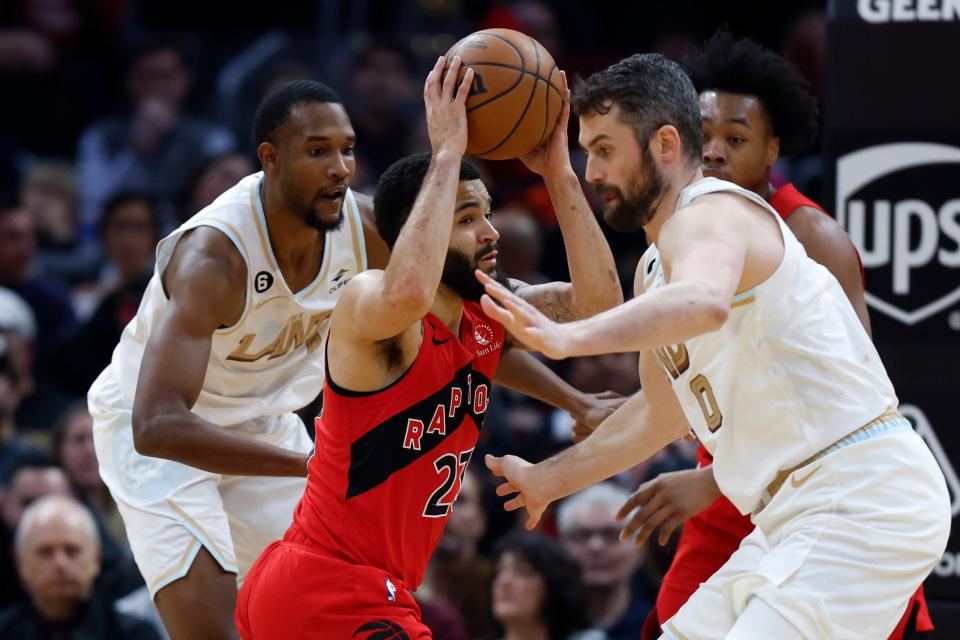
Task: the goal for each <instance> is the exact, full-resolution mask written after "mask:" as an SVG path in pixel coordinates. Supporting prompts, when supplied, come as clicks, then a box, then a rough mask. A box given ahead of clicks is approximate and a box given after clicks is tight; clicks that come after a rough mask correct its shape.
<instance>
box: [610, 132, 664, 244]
mask: <svg viewBox="0 0 960 640" xmlns="http://www.w3.org/2000/svg"><path fill="white" fill-rule="evenodd" d="M641 159H642V162H641V163H640V169H639V171H638V172H637V173H638V174H639V176H636V175H635V176H634V177H633V179H631V180H630V182H629V183H628V184H627V194H626V195H625V194H624V193H623V191H621V189H620V187H617V186H616V185H612V184H606V183H603V184H597V185H594V189H595V190H596V192H597V193H598V194H601V195H602V194H604V193H613V194H615V195H616V196H617V199H618V201H619V204H618V205H616V206H615V207H607V208H605V209H604V210H603V219H604V220H605V221H606V223H607V224H608V225H610V228H611V229H613V230H614V231H619V232H628V231H638V230H639V229H640V228H642V227H643V226H644V225H646V224H647V223H648V222H650V220H652V219H653V216H654V215H655V214H656V213H657V207H658V206H659V205H660V200H661V199H662V198H663V192H664V191H666V180H664V178H663V175H661V174H660V172H659V171H658V170H657V168H656V166H655V165H654V164H653V157H652V156H651V155H650V150H649V149H647V148H646V147H643V149H642V151H641Z"/></svg>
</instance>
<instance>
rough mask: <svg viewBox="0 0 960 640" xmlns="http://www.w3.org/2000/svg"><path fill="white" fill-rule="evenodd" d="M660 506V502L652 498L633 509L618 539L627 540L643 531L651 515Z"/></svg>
mask: <svg viewBox="0 0 960 640" xmlns="http://www.w3.org/2000/svg"><path fill="white" fill-rule="evenodd" d="M660 506H661V503H660V501H659V500H657V498H654V499H652V500H650V501H649V502H647V503H646V504H644V505H642V506H640V507H639V508H637V509H635V510H634V511H633V514H632V515H631V516H630V517H629V518H628V519H627V521H626V523H625V524H624V525H623V530H622V531H621V532H620V539H621V540H629V539H630V538H632V537H633V535H634V534H635V533H636V532H637V531H642V530H644V529H645V528H646V526H647V521H648V520H649V519H650V517H651V516H652V515H653V514H655V513H656V512H657V511H659V509H660Z"/></svg>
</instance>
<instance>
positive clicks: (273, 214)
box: [260, 179, 326, 269]
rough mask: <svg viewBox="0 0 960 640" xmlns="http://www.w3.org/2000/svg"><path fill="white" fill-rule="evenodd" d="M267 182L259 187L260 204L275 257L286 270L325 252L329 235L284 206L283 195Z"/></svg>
mask: <svg viewBox="0 0 960 640" xmlns="http://www.w3.org/2000/svg"><path fill="white" fill-rule="evenodd" d="M272 187H273V185H272V184H271V183H270V182H268V181H267V180H266V179H264V180H263V182H261V184H260V202H261V204H262V205H263V216H264V218H265V219H266V223H267V235H268V236H269V239H270V245H271V248H272V249H273V255H274V256H275V257H276V259H277V261H278V262H279V263H280V267H281V269H282V268H283V267H284V266H290V267H294V268H295V266H296V265H299V264H301V263H303V262H304V261H305V260H309V258H311V257H314V256H315V255H316V253H317V247H318V245H319V246H320V252H321V253H322V250H323V243H324V239H325V238H326V233H324V232H323V231H321V230H319V229H315V228H313V227H311V226H310V225H308V224H307V223H306V222H304V220H303V218H301V217H300V216H298V215H297V214H296V213H294V212H293V211H292V210H291V209H290V208H289V207H288V206H287V205H286V203H285V202H284V199H283V197H282V196H281V195H280V192H279V191H278V190H277V189H275V188H272Z"/></svg>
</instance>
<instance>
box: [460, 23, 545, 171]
mask: <svg viewBox="0 0 960 640" xmlns="http://www.w3.org/2000/svg"><path fill="white" fill-rule="evenodd" d="M455 55H458V56H460V58H461V59H462V60H463V66H462V67H461V68H460V74H459V75H460V78H463V74H464V73H466V70H467V68H470V69H473V73H474V76H473V86H472V87H471V88H470V95H469V97H468V98H467V129H468V131H467V135H468V139H467V153H469V154H471V155H474V156H477V157H480V158H487V159H488V160H509V159H511V158H516V157H517V156H522V155H523V154H525V153H528V152H530V151H533V150H534V149H536V148H537V147H538V146H539V145H541V144H543V142H544V141H546V140H547V138H548V137H549V136H550V134H551V133H552V132H553V128H554V126H556V124H557V116H558V115H560V107H561V105H562V104H563V80H562V79H561V78H560V69H558V68H557V65H556V63H555V62H554V61H553V56H551V55H550V53H549V52H547V50H546V49H544V48H543V46H542V45H541V44H540V43H539V42H537V41H536V40H534V39H533V38H531V37H530V36H528V35H526V34H525V33H520V32H519V31H512V30H511V29H485V30H483V31H477V32H476V33H471V34H470V35H469V36H467V37H466V38H464V39H463V40H460V41H459V42H458V43H456V44H455V45H453V46H452V47H451V48H450V50H449V51H448V52H447V59H448V60H449V59H451V58H452V57H453V56H455Z"/></svg>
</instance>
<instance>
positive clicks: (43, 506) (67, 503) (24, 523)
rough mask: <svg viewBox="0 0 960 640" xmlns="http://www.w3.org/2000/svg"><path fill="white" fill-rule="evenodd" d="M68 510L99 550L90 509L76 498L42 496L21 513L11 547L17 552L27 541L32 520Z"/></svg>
mask: <svg viewBox="0 0 960 640" xmlns="http://www.w3.org/2000/svg"><path fill="white" fill-rule="evenodd" d="M63 509H69V510H72V511H74V512H75V513H76V514H77V516H78V517H79V518H80V521H81V523H82V524H83V528H84V529H86V532H87V534H88V535H89V536H90V540H91V541H92V543H93V545H94V546H95V547H96V548H98V549H99V548H100V533H99V531H98V530H97V523H96V521H95V520H94V519H93V515H92V514H91V513H90V509H88V508H87V507H85V506H84V505H83V503H81V502H80V501H78V500H77V499H76V498H71V497H69V496H43V497H42V498H39V499H38V500H35V501H34V502H32V503H31V504H30V506H28V507H27V508H26V509H24V511H23V516H22V517H21V518H20V523H19V524H18V525H17V531H16V533H15V534H14V539H13V546H14V549H15V550H16V551H17V552H19V551H20V550H21V549H22V548H23V545H24V543H26V540H27V534H28V533H29V532H30V528H31V527H32V526H33V523H34V520H37V519H38V518H40V517H41V516H44V515H46V514H48V513H50V512H53V511H60V510H63Z"/></svg>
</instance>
